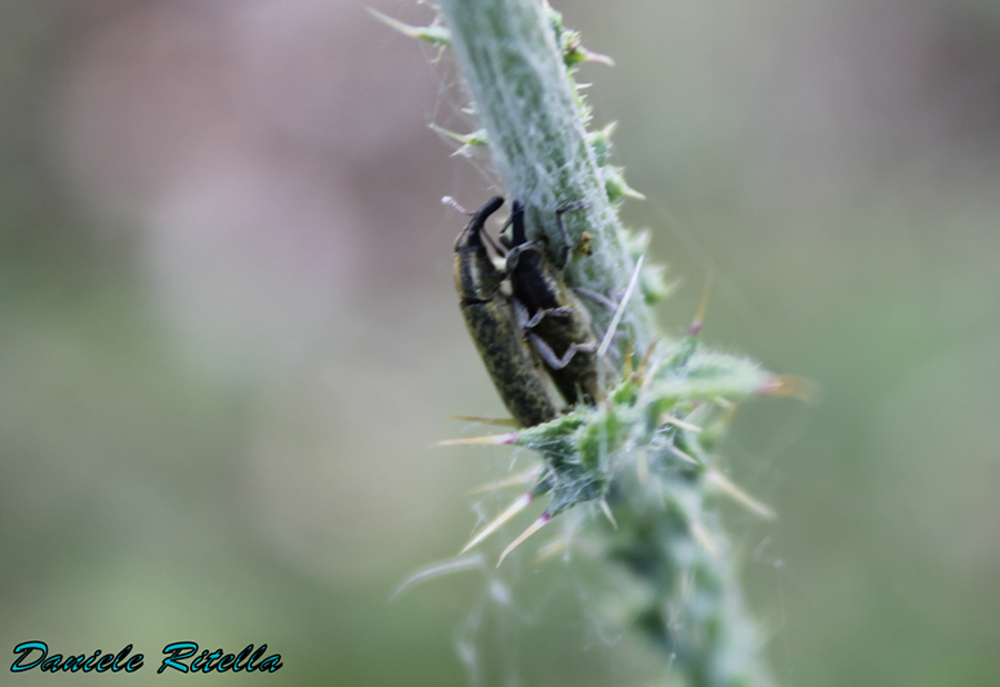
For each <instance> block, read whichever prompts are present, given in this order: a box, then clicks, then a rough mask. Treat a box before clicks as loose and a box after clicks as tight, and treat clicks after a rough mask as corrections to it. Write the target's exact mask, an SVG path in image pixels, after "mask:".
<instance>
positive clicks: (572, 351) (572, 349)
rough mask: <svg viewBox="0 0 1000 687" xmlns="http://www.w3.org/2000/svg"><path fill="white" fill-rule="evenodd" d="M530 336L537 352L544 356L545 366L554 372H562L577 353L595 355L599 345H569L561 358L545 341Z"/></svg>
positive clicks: (533, 335)
mask: <svg viewBox="0 0 1000 687" xmlns="http://www.w3.org/2000/svg"><path fill="white" fill-rule="evenodd" d="M528 336H529V337H531V343H532V344H534V346H535V350H536V351H538V354H539V355H540V356H542V360H544V361H545V364H546V365H548V366H549V367H550V368H552V369H553V370H561V369H563V368H564V367H566V366H567V365H569V363H570V361H571V360H572V359H573V356H574V355H576V354H577V352H580V351H583V352H585V353H593V352H594V351H595V350H597V344H595V343H589V344H575V343H574V344H570V345H569V348H567V349H566V352H565V353H564V354H563V356H562V357H561V358H560V357H559V356H557V355H556V353H555V351H553V350H552V348H551V347H550V346H549V345H548V344H547V343H545V341H544V340H542V338H541V337H539V336H536V335H535V334H529V335H528Z"/></svg>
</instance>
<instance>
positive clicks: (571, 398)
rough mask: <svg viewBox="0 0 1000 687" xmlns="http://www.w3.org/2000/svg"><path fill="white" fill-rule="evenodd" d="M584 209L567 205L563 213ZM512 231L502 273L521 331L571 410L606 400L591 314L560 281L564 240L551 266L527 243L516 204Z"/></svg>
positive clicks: (534, 243)
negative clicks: (523, 331)
mask: <svg viewBox="0 0 1000 687" xmlns="http://www.w3.org/2000/svg"><path fill="white" fill-rule="evenodd" d="M580 207H582V206H580V205H571V206H567V207H565V208H562V209H561V210H559V211H557V214H556V217H557V220H558V222H559V226H560V229H561V228H562V213H563V212H566V211H567V210H571V209H578V208H580ZM510 222H511V231H510V235H509V237H508V240H507V241H506V243H507V244H509V245H508V246H507V247H508V248H509V252H508V253H507V258H506V271H507V273H508V274H509V276H510V283H511V291H512V293H513V297H514V306H515V308H518V309H520V308H523V309H524V312H523V313H521V314H520V315H519V317H518V319H519V320H520V324H521V326H523V327H525V328H526V330H527V331H528V337H529V339H530V340H531V342H532V344H533V345H534V347H535V349H536V350H537V351H538V353H539V354H540V355H541V357H542V359H543V360H544V361H545V365H546V368H547V369H548V372H549V375H550V376H551V377H552V380H553V382H555V385H556V387H557V388H558V389H559V392H560V393H561V394H562V395H563V397H564V398H565V399H566V401H567V402H568V403H569V404H570V405H576V404H577V403H579V402H581V401H583V402H584V403H588V404H590V405H593V404H594V403H596V402H597V401H599V400H601V399H602V398H603V397H604V391H603V387H604V386H605V381H606V380H605V379H604V377H605V373H604V372H603V366H602V364H601V361H599V360H598V358H597V347H598V341H597V337H596V336H595V333H594V325H593V323H592V322H591V319H590V313H589V312H588V311H587V309H586V308H585V307H584V306H583V304H582V303H581V302H580V300H579V299H578V298H577V297H576V294H575V293H573V291H572V290H571V289H569V288H568V287H567V286H566V284H565V283H564V281H563V278H562V269H563V267H565V265H566V262H567V260H568V259H569V254H570V246H569V243H568V241H567V240H566V239H565V231H563V237H564V242H563V246H562V247H561V248H560V251H559V260H558V262H557V264H555V265H553V264H552V263H550V262H549V259H548V257H547V256H546V253H545V246H544V244H542V243H541V242H538V241H531V242H529V241H528V237H527V234H526V232H525V227H524V206H523V205H522V204H521V202H520V201H517V200H515V201H514V203H513V207H512V210H511V219H510Z"/></svg>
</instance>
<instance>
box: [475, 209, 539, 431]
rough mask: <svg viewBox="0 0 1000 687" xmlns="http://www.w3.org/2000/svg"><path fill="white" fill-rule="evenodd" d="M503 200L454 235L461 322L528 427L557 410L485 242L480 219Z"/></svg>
mask: <svg viewBox="0 0 1000 687" xmlns="http://www.w3.org/2000/svg"><path fill="white" fill-rule="evenodd" d="M501 205H503V198H501V197H499V196H497V197H494V198H492V199H490V200H489V201H487V202H486V204H485V205H483V206H482V207H481V208H479V210H477V211H476V213H475V214H474V215H473V217H472V220H471V221H470V222H469V224H468V226H466V227H465V229H464V230H463V231H462V233H461V234H459V235H458V238H457V239H456V240H455V288H456V289H457V290H458V295H459V297H460V298H461V306H462V315H463V316H464V317H465V325H466V327H468V329H469V334H470V335H471V336H472V340H473V341H474V342H475V344H476V349H477V350H478V351H479V356H480V357H481V358H482V359H483V364H485V365H486V370H487V372H489V374H490V377H491V378H492V379H493V384H494V385H496V388H497V392H498V393H499V394H500V398H501V399H502V400H503V402H504V405H506V406H507V410H509V411H510V413H511V415H513V416H514V419H515V420H517V422H518V424H520V425H521V426H522V427H532V426H534V425H538V424H541V423H543V422H548V421H549V420H553V419H555V418H556V417H558V415H559V410H558V404H557V401H556V399H555V397H554V396H553V394H552V393H551V392H550V391H549V386H548V384H547V382H546V379H545V373H544V371H543V369H542V366H541V363H540V362H539V361H538V358H537V356H536V355H535V353H534V351H533V350H532V348H531V347H530V346H529V345H528V343H527V341H526V338H525V332H524V329H523V327H522V326H521V325H520V324H519V322H518V317H517V315H516V313H515V310H514V306H513V305H512V303H511V299H510V297H509V296H506V295H504V293H503V292H502V291H501V290H500V285H501V284H502V283H503V281H504V279H505V278H506V276H507V275H506V274H505V273H504V272H502V271H501V270H498V269H497V268H496V267H495V266H494V264H493V261H492V260H491V259H490V256H489V253H488V252H487V251H486V246H485V244H484V243H483V236H484V233H483V225H484V224H485V223H486V219H487V218H488V217H489V216H490V215H492V214H493V213H494V212H496V211H497V210H499V209H500V206H501Z"/></svg>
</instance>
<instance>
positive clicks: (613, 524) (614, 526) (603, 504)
mask: <svg viewBox="0 0 1000 687" xmlns="http://www.w3.org/2000/svg"><path fill="white" fill-rule="evenodd" d="M597 505H599V506H600V507H601V512H602V513H604V517H606V518H607V519H608V522H610V523H611V527H612V529H614V530H615V532H617V531H618V521H617V520H615V516H614V513H612V512H611V507H610V506H608V502H607V501H605V500H604V499H601V500H600V501H598V502H597Z"/></svg>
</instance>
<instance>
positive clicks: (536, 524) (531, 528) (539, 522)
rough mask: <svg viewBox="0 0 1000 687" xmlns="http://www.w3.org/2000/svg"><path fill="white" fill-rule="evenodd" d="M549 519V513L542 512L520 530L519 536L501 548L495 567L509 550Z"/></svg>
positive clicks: (508, 553) (545, 523)
mask: <svg viewBox="0 0 1000 687" xmlns="http://www.w3.org/2000/svg"><path fill="white" fill-rule="evenodd" d="M551 519H552V516H551V515H549V514H548V513H542V515H541V517H539V518H538V520H535V521H534V522H533V523H531V525H529V526H528V529H526V530H525V531H524V532H521V534H520V536H519V537H518V538H517V539H515V540H514V541H512V542H511V543H510V545H509V546H508V547H507V548H506V549H504V550H503V553H501V554H500V560H498V561H497V567H498V568H499V567H500V565H501V564H502V563H503V561H504V559H505V558H507V556H509V555H510V553H511V551H513V550H514V549H516V548H517V547H519V546H520V545H521V544H523V543H524V541H525V540H526V539H527V538H528V537H530V536H531V535H533V534H534V533H535V532H537V531H538V530H540V529H542V528H543V527H545V525H547V524H548V522H549V520H551Z"/></svg>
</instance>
